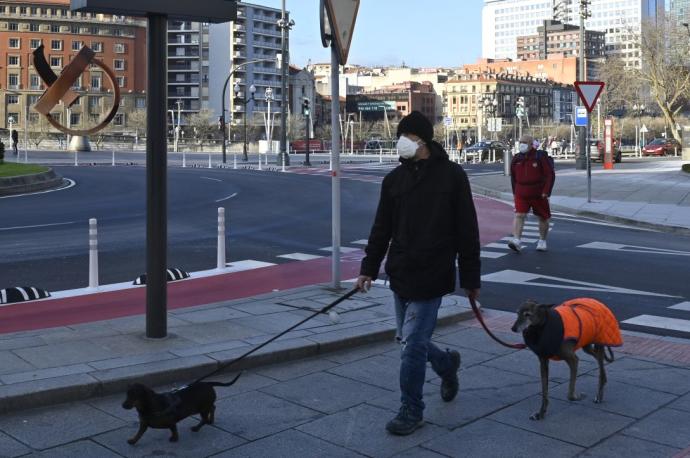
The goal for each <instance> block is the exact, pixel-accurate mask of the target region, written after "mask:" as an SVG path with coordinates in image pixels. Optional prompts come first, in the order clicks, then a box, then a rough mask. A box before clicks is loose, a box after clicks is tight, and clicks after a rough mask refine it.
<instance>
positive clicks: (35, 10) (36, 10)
mask: <svg viewBox="0 0 690 458" xmlns="http://www.w3.org/2000/svg"><path fill="white" fill-rule="evenodd" d="M31 14H33V15H34V16H35V15H37V14H38V8H36V7H35V6H32V7H31Z"/></svg>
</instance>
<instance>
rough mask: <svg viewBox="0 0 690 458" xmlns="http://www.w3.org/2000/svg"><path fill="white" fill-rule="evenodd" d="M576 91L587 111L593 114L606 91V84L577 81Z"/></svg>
mask: <svg viewBox="0 0 690 458" xmlns="http://www.w3.org/2000/svg"><path fill="white" fill-rule="evenodd" d="M575 90H577V94H578V95H579V96H580V100H582V103H583V104H584V106H585V107H586V108H587V111H588V112H590V113H591V112H592V110H593V109H594V107H595V106H596V104H597V100H598V99H599V96H600V95H601V92H602V91H603V90H604V83H603V82H602V81H575Z"/></svg>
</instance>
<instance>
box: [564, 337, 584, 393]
mask: <svg viewBox="0 0 690 458" xmlns="http://www.w3.org/2000/svg"><path fill="white" fill-rule="evenodd" d="M560 356H561V359H563V360H565V362H566V363H568V367H569V368H570V384H569V385H568V400H570V401H580V400H582V399H584V397H585V395H584V394H581V393H575V380H576V379H577V363H578V362H579V359H578V357H577V355H576V354H575V351H574V350H573V347H572V346H563V347H561V355H560Z"/></svg>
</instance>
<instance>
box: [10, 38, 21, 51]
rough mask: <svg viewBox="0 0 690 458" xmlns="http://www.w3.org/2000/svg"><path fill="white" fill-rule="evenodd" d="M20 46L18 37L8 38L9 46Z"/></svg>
mask: <svg viewBox="0 0 690 458" xmlns="http://www.w3.org/2000/svg"><path fill="white" fill-rule="evenodd" d="M20 46H21V41H20V40H19V38H10V40H9V45H8V47H9V48H12V49H19V47H20Z"/></svg>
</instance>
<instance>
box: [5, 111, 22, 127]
mask: <svg viewBox="0 0 690 458" xmlns="http://www.w3.org/2000/svg"><path fill="white" fill-rule="evenodd" d="M10 118H12V119H13V120H14V124H18V123H19V120H20V119H21V118H20V117H19V113H14V112H9V113H7V119H10Z"/></svg>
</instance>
